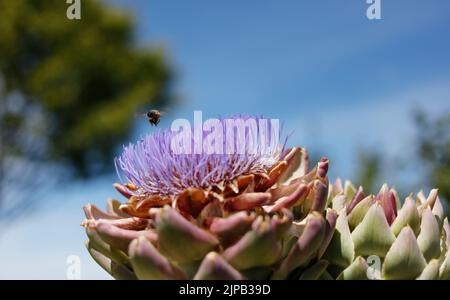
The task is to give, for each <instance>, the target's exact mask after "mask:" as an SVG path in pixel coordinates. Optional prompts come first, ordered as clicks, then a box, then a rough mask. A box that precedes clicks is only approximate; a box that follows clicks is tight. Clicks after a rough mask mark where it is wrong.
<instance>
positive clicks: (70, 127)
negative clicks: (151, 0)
mask: <svg viewBox="0 0 450 300" xmlns="http://www.w3.org/2000/svg"><path fill="white" fill-rule="evenodd" d="M68 6H69V5H68V4H66V1H61V0H45V1H42V0H14V1H10V0H0V125H1V126H0V128H1V131H0V142H1V144H0V219H1V218H6V217H8V216H13V215H15V214H16V213H17V212H18V211H21V210H23V208H24V207H27V206H28V205H29V202H30V201H31V198H32V197H30V193H24V191H30V192H31V194H33V195H34V193H35V191H36V186H37V187H40V186H42V184H43V182H45V181H49V177H56V176H48V174H47V175H45V174H46V173H44V171H43V169H42V168H43V167H44V166H45V168H46V169H47V170H48V168H49V166H52V167H53V168H54V169H52V170H53V171H54V172H56V170H59V171H61V173H60V174H67V173H70V174H71V175H73V176H78V177H89V176H91V175H94V174H98V173H99V172H103V171H106V170H108V169H109V168H110V167H111V166H112V156H113V154H114V151H115V150H117V145H119V144H120V143H121V142H123V141H124V139H125V137H126V136H127V135H128V134H129V133H130V130H131V128H132V124H133V116H134V113H135V112H136V111H137V110H138V109H139V107H141V106H143V105H145V104H150V99H151V101H152V103H154V104H157V105H162V106H163V105H165V104H166V103H167V102H168V101H169V100H170V82H171V77H172V72H171V70H170V68H169V67H168V65H167V63H166V62H165V61H166V60H165V58H164V55H163V54H164V53H163V51H161V50H160V49H141V48H138V47H137V46H136V44H135V40H134V32H135V24H134V21H133V17H132V16H131V15H129V14H126V13H124V12H122V11H120V10H118V9H116V8H112V7H111V6H109V5H107V4H106V3H105V2H102V1H95V0H83V1H82V5H81V20H69V19H68V18H67V16H66V10H67V8H68ZM53 171H52V172H53ZM69 171H70V172H69ZM27 174H28V175H27ZM55 174H56V173H52V174H51V175H55ZM58 176H59V175H58ZM53 179H55V178H53ZM19 191H20V192H22V194H23V197H19V195H18V194H19V193H18V192H19ZM19 198H22V199H21V200H19ZM8 199H9V200H8ZM2 202H3V203H2ZM7 202H9V204H6V203H7ZM2 204H3V206H1V205H2Z"/></svg>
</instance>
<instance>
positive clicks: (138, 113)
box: [134, 112, 147, 118]
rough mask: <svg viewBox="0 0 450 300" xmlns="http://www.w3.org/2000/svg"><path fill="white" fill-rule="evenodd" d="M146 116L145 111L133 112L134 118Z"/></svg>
mask: <svg viewBox="0 0 450 300" xmlns="http://www.w3.org/2000/svg"><path fill="white" fill-rule="evenodd" d="M146 116H147V113H142V112H137V113H134V117H135V118H142V117H146Z"/></svg>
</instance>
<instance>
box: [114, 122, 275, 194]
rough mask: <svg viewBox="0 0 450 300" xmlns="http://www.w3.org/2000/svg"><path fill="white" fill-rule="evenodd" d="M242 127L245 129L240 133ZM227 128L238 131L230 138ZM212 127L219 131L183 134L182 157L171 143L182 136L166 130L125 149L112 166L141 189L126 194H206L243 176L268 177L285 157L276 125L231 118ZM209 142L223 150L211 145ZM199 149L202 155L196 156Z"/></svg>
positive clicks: (150, 135)
mask: <svg viewBox="0 0 450 300" xmlns="http://www.w3.org/2000/svg"><path fill="white" fill-rule="evenodd" d="M276 121H277V120H276ZM239 122H241V123H239ZM244 122H248V123H246V124H247V125H248V126H246V127H243V126H245V123H244ZM205 124H206V123H205ZM230 124H234V125H237V126H239V125H240V126H241V127H239V128H238V129H237V130H235V129H236V128H235V127H233V128H232V130H233V131H234V132H233V134H230V132H228V131H227V130H230V129H229V126H230ZM251 125H253V127H252V126H251ZM215 126H218V128H219V129H221V130H219V131H215V132H210V131H204V130H202V132H201V133H200V138H199V135H198V134H197V132H196V131H195V130H196V129H195V128H192V129H190V128H189V129H187V130H188V132H187V134H186V132H184V134H185V135H184V136H182V137H183V138H186V140H185V141H187V143H186V145H184V146H185V148H186V149H182V150H186V151H184V152H183V151H179V150H180V148H177V149H175V147H177V146H179V145H175V146H174V139H176V138H177V135H180V134H181V133H177V132H173V131H171V130H168V129H166V130H160V131H158V132H156V133H153V134H149V135H147V136H146V137H144V138H141V139H140V140H139V141H138V142H137V143H136V144H129V145H128V146H126V147H125V148H124V151H123V153H122V155H121V156H119V157H118V158H116V160H115V163H116V169H117V173H118V174H119V178H121V181H122V182H126V183H131V184H132V185H133V186H136V187H139V189H137V190H135V191H133V190H129V192H130V193H131V194H134V195H139V194H147V195H165V196H174V195H177V194H179V193H180V192H182V191H183V190H185V189H187V188H200V189H208V188H209V187H213V186H217V185H221V184H227V183H229V182H231V181H232V180H234V179H236V178H238V177H240V176H243V175H248V174H254V173H267V171H268V170H270V168H271V167H273V166H274V165H275V164H276V163H277V162H278V161H279V159H280V157H281V155H282V153H283V151H284V145H280V142H279V136H280V133H279V128H278V122H273V121H272V120H267V119H264V118H260V117H258V118H250V117H247V116H235V117H233V118H229V119H217V120H216V124H215ZM198 140H199V141H198ZM208 140H209V141H211V140H214V141H213V142H215V143H216V144H217V143H218V142H219V143H221V144H220V145H214V143H213V145H211V144H210V143H208ZM202 141H203V143H202ZM252 142H253V143H252ZM197 145H200V148H201V149H200V150H201V151H195V149H198V148H196V147H197ZM243 145H244V147H245V148H244V147H242V146H243ZM186 146H187V147H186ZM240 147H242V148H240ZM230 149H231V151H229V150H230ZM177 150H178V152H180V153H177ZM214 151H215V152H214ZM196 152H197V153H196ZM242 152H243V153H242ZM122 177H125V181H124V180H123V179H122Z"/></svg>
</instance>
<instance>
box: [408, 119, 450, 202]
mask: <svg viewBox="0 0 450 300" xmlns="http://www.w3.org/2000/svg"><path fill="white" fill-rule="evenodd" d="M415 121H416V128H417V137H416V140H417V141H418V145H417V152H418V156H419V158H420V161H421V162H422V165H423V167H425V168H426V170H427V175H425V176H424V178H427V180H428V182H427V183H428V184H429V185H430V186H432V187H437V188H439V194H440V195H441V196H442V197H443V198H444V199H445V200H446V201H447V203H450V202H449V201H450V114H443V115H441V116H439V117H437V118H434V119H430V118H429V117H428V116H427V114H426V113H425V112H424V111H418V112H416V114H415Z"/></svg>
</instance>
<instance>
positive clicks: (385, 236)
mask: <svg viewBox="0 0 450 300" xmlns="http://www.w3.org/2000/svg"><path fill="white" fill-rule="evenodd" d="M328 201H329V205H330V206H331V207H332V208H333V209H335V210H336V211H337V212H338V218H337V221H336V232H335V234H334V235H333V238H332V241H331V243H330V245H329V247H328V249H327V251H326V252H325V255H324V259H325V260H327V261H328V263H329V266H328V269H327V271H326V275H327V276H329V277H335V278H337V279H446V280H448V279H450V272H449V271H450V250H449V248H450V227H449V223H448V219H447V218H446V217H445V215H444V210H443V207H442V204H441V202H440V200H439V197H438V194H437V190H432V191H431V192H430V194H429V196H428V197H425V195H424V194H423V193H422V192H420V193H419V194H418V195H417V197H416V198H415V199H414V198H413V196H412V195H410V196H408V197H407V198H406V199H405V201H404V202H403V204H400V200H399V198H398V195H397V192H396V191H395V190H394V189H389V188H388V186H387V185H386V184H385V185H383V187H382V188H381V190H380V192H379V193H378V195H376V196H373V195H369V196H367V197H365V196H364V193H363V189H362V188H361V187H360V188H359V189H358V190H356V189H355V188H354V187H353V185H352V184H351V183H350V182H346V183H345V187H344V188H343V187H342V186H341V183H340V181H339V180H338V181H337V182H336V183H335V184H334V185H333V186H330V193H329V198H328ZM371 263H372V264H374V265H370V264H371Z"/></svg>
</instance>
